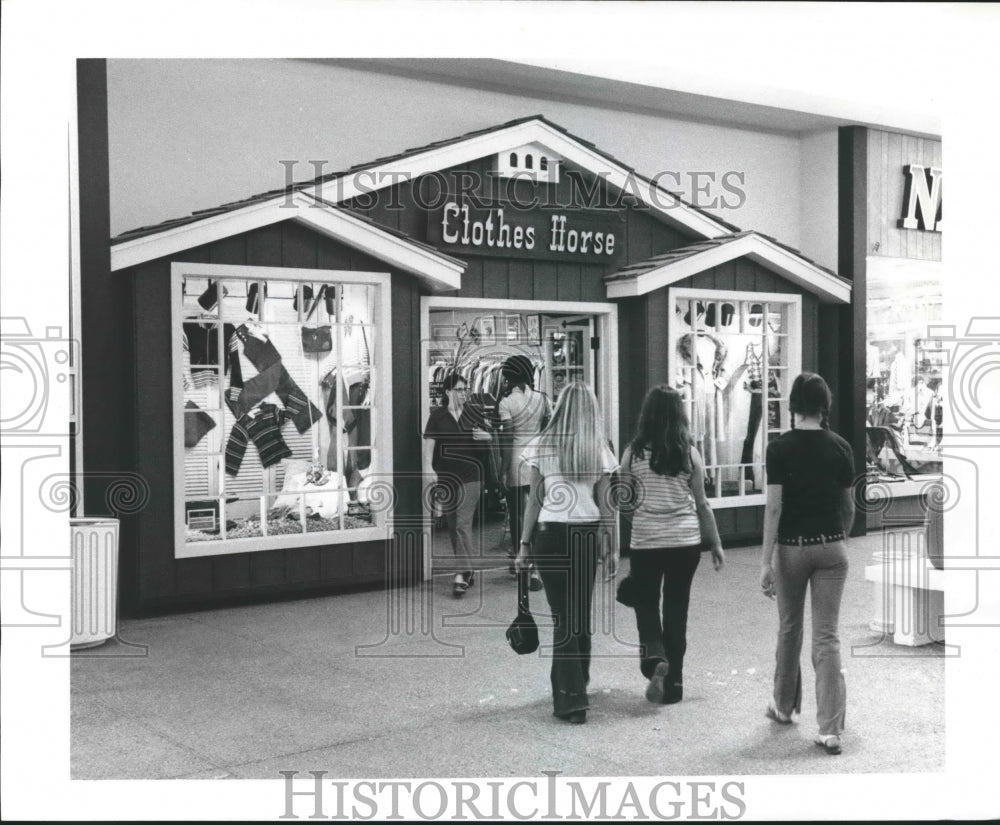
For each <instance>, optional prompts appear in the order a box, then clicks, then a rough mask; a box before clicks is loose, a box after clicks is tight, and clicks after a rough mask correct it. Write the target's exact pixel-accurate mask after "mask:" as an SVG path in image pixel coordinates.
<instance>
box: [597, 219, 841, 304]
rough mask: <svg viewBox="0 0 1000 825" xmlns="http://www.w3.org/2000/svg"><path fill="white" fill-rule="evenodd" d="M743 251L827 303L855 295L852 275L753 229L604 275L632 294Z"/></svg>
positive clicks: (621, 292)
mask: <svg viewBox="0 0 1000 825" xmlns="http://www.w3.org/2000/svg"><path fill="white" fill-rule="evenodd" d="M742 257H747V258H750V259H751V260H753V261H756V262H757V263H759V264H760V265H761V266H763V267H765V268H766V269H769V270H770V271H772V272H775V273H777V274H778V275H780V276H782V277H783V278H786V279H787V280H789V281H791V282H792V283H794V284H798V285H799V286H800V287H802V288H803V289H807V290H809V291H810V292H813V293H815V294H816V295H817V296H818V297H819V299H820V300H821V301H823V302H824V303H848V302H850V300H851V282H850V281H848V280H846V279H844V278H841V277H840V276H839V275H836V274H835V273H833V272H831V271H830V270H829V269H827V268H826V267H823V266H820V265H819V264H817V263H814V262H813V261H811V260H809V259H808V258H806V257H805V256H804V255H802V254H801V253H800V252H798V251H797V250H795V249H792V248H791V247H789V246H785V245H784V244H782V243H779V242H778V241H776V240H774V238H770V237H768V236H767V235H762V234H761V233H759V232H752V231H750V232H739V233H737V234H735V235H728V236H726V237H722V238H712V239H709V240H704V241H698V242H696V243H692V244H688V245H686V246H682V247H679V248H677V249H672V250H671V251H670V252H666V253H664V254H662V255H657V256H655V257H653V258H650V259H648V260H646V261H641V262H639V263H634V264H629V265H628V266H626V267H623V268H622V269H619V270H618V271H616V272H612V273H611V274H609V275H606V276H605V278H604V281H605V283H606V284H607V289H608V297H609V298H629V297H634V296H637V295H645V294H646V293H648V292H652V291H653V290H656V289H661V288H662V287H665V286H669V285H670V284H675V283H677V282H678V281H681V280H683V279H685V278H690V277H691V276H692V275H697V274H698V273H699V272H704V271H705V270H707V269H711V268H712V267H714V266H719V265H720V264H724V263H727V262H729V261H732V260H735V259H736V258H742Z"/></svg>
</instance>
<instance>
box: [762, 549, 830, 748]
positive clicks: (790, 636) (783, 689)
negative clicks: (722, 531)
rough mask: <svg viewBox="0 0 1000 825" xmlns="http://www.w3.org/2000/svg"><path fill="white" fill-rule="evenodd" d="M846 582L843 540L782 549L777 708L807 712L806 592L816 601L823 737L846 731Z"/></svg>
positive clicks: (818, 705) (778, 566)
mask: <svg viewBox="0 0 1000 825" xmlns="http://www.w3.org/2000/svg"><path fill="white" fill-rule="evenodd" d="M846 581H847V547H846V545H845V544H844V542H843V541H831V542H824V543H822V544H809V545H802V546H800V545H798V544H779V545H778V552H777V559H776V568H775V584H776V588H775V589H776V592H777V597H778V617H779V627H778V648H777V652H776V654H775V658H776V665H775V671H774V703H775V706H776V707H777V708H778V710H779V711H781V712H782V713H785V714H789V715H790V714H791V713H792V711H793V710H794V711H796V712H801V710H802V668H801V665H800V662H799V657H800V655H801V653H802V625H803V612H804V610H805V602H806V590H807V589H808V590H809V592H810V595H811V598H812V663H813V669H814V670H815V671H816V721H817V722H818V723H819V732H820V734H824V735H826V734H836V735H840V734H841V733H843V731H844V717H845V713H846V709H847V686H846V685H845V683H844V674H843V673H842V672H841V660H840V636H839V633H838V624H839V621H840V601H841V597H842V596H843V594H844V583H845V582H846Z"/></svg>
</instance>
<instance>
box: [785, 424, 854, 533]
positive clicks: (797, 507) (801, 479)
mask: <svg viewBox="0 0 1000 825" xmlns="http://www.w3.org/2000/svg"><path fill="white" fill-rule="evenodd" d="M853 481H854V452H853V451H852V450H851V445H850V444H848V443H847V442H846V441H845V440H844V439H843V438H841V437H840V436H839V435H837V434H836V433H834V432H831V431H830V430H789V431H788V432H787V433H784V434H783V435H781V436H779V437H778V438H776V439H775V440H774V441H772V442H771V443H770V444H768V445H767V483H768V484H780V485H781V487H782V490H781V519H780V521H779V522H778V536H779V537H794V536H819V535H832V534H835V533H839V532H841V531H842V530H843V529H844V522H843V521H842V520H841V516H840V501H841V491H842V490H844V488H846V487H850V486H851V485H852V483H853Z"/></svg>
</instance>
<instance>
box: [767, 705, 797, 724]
mask: <svg viewBox="0 0 1000 825" xmlns="http://www.w3.org/2000/svg"><path fill="white" fill-rule="evenodd" d="M764 715H765V716H766V717H767V718H768V719H770V720H772V721H774V722H777V723H778V724H780V725H790V724H792V717H791V716H789V715H788V714H787V713H782V712H781V711H780V710H778V708H777V707H776V706H775V704H774V699H772V700H771V701H770V702H768V703H767V709H766V710H765V711H764Z"/></svg>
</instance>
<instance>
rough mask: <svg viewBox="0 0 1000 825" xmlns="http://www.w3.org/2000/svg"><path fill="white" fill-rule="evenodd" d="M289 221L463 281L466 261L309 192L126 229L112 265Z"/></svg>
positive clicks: (447, 284)
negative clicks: (158, 225)
mask: <svg viewBox="0 0 1000 825" xmlns="http://www.w3.org/2000/svg"><path fill="white" fill-rule="evenodd" d="M287 220H291V221H295V222H297V223H300V224H302V225H304V226H308V227H309V228H310V229H313V230H314V231H316V232H318V233H319V234H321V235H325V236H326V237H328V238H333V239H334V240H336V241H339V242H340V243H343V244H345V245H347V246H350V247H353V248H355V249H359V250H362V251H364V252H365V253H367V254H368V255H371V256H372V257H373V258H377V259H379V260H381V261H385V262H386V263H388V264H390V265H391V266H393V267H395V268H397V269H400V270H402V271H404V272H409V273H411V274H413V275H415V276H417V277H418V278H420V279H421V280H423V281H424V282H425V283H427V285H428V286H429V287H430V288H431V289H432V290H435V291H446V290H454V289H459V288H460V287H461V285H462V273H463V272H464V271H465V267H466V264H465V262H464V261H460V260H458V259H457V258H452V257H451V256H450V255H445V254H443V253H441V252H438V251H437V250H436V249H435V248H434V247H432V246H428V245H427V244H425V243H421V242H419V241H414V240H413V239H411V238H408V237H407V236H406V235H404V234H402V233H401V232H396V231H393V230H390V229H387V228H386V227H384V226H381V225H379V224H376V223H375V222H374V221H370V220H368V219H367V218H365V217H363V216H361V215H358V214H356V213H355V212H353V211H351V210H349V209H344V208H342V207H339V206H337V205H336V204H331V203H327V202H325V201H323V200H322V199H320V198H317V197H315V196H313V195H310V194H308V193H306V192H288V193H285V192H282V193H280V194H278V195H272V196H271V197H269V198H266V199H264V198H260V199H250V200H249V201H247V202H245V204H244V205H243V206H241V207H239V208H232V209H222V210H209V211H208V212H207V213H206V214H201V215H198V216H197V217H194V218H192V219H191V220H186V221H180V222H176V221H175V222H168V224H167V225H165V226H164V227H163V228H158V229H157V231H153V232H141V233H140V232H139V231H138V230H137V231H136V232H133V233H126V236H122V237H121V238H118V239H116V240H115V242H114V243H113V245H112V247H111V269H112V271H115V270H119V269H127V268H128V267H132V266H136V265H138V264H141V263H144V262H145V261H151V260H155V259H157V258H162V257H164V256H166V255H171V254H173V253H175V252H180V251H182V250H184V249H191V248H192V247H196V246H201V245H202V244H206V243H212V242H213V241H217V240H219V239H221V238H227V237H230V236H232V235H238V234H240V233H243V232H249V231H251V230H253V229H259V228H260V227H262V226H269V225H271V224H275V223H280V222H282V221H287Z"/></svg>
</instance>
